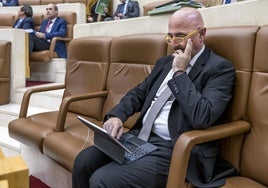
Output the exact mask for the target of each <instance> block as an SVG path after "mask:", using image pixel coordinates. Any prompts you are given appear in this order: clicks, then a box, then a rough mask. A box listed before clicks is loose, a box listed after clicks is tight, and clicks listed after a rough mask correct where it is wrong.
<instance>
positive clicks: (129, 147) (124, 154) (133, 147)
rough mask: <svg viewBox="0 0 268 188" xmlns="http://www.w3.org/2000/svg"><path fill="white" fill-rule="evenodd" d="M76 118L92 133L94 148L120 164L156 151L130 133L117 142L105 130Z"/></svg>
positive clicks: (153, 147) (83, 119)
mask: <svg viewBox="0 0 268 188" xmlns="http://www.w3.org/2000/svg"><path fill="white" fill-rule="evenodd" d="M77 118H78V119H79V120H80V121H81V122H83V123H84V124H85V125H86V126H88V127H89V128H90V129H91V130H92V131H93V132H94V144H95V146H96V147H97V148H98V149H99V150H101V151H102V152H103V153H105V154H106V155H108V156H110V157H111V158H112V159H113V160H115V161H116V162H118V163H120V164H122V163H130V162H132V161H135V160H137V159H139V158H141V157H143V156H145V155H147V154H148V153H151V152H153V151H155V150H156V149H157V147H156V146H155V145H153V144H151V143H149V142H145V141H144V140H141V139H139V138H138V137H137V136H134V135H132V134H130V133H124V134H123V135H122V137H121V138H120V139H119V140H117V139H116V138H114V137H112V136H111V135H110V134H109V133H108V132H107V131H106V130H105V129H103V128H101V127H99V126H97V125H95V124H94V123H92V122H90V121H88V120H87V119H85V118H83V117H81V116H77Z"/></svg>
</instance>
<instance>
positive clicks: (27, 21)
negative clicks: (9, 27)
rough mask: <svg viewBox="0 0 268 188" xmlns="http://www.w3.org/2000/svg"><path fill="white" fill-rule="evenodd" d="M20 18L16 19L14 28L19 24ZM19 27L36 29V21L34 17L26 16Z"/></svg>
mask: <svg viewBox="0 0 268 188" xmlns="http://www.w3.org/2000/svg"><path fill="white" fill-rule="evenodd" d="M19 20H20V19H19V18H18V19H17V20H16V21H15V23H14V25H13V28H15V26H16V25H17V23H18V22H19ZM17 28H18V29H33V30H34V21H33V18H32V17H25V18H24V19H23V20H22V22H21V23H20V24H19V25H18V27H17Z"/></svg>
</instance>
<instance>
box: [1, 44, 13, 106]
mask: <svg viewBox="0 0 268 188" xmlns="http://www.w3.org/2000/svg"><path fill="white" fill-rule="evenodd" d="M10 67H11V42H9V41H4V40H0V93H1V94H0V105H2V104H7V103H9V101H10V82H11V79H10V71H11V70H10Z"/></svg>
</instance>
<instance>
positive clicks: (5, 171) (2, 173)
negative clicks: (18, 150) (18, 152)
mask: <svg viewBox="0 0 268 188" xmlns="http://www.w3.org/2000/svg"><path fill="white" fill-rule="evenodd" d="M1 180H8V185H9V187H12V188H22V187H23V188H29V168H28V167H27V165H26V163H25V162H24V161H23V159H22V158H21V157H20V156H15V157H9V158H3V159H0V181H1Z"/></svg>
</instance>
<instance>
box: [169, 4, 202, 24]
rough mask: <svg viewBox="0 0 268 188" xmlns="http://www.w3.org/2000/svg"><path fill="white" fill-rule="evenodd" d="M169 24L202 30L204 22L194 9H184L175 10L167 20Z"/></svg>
mask: <svg viewBox="0 0 268 188" xmlns="http://www.w3.org/2000/svg"><path fill="white" fill-rule="evenodd" d="M169 24H175V25H178V26H180V27H187V28H188V27H195V28H203V27H204V21H203V18H202V15H201V14H200V12H199V11H198V10H197V9H195V8H190V7H185V8H182V9H180V10H177V11H176V12H175V13H173V14H172V16H171V17H170V19H169Z"/></svg>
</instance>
